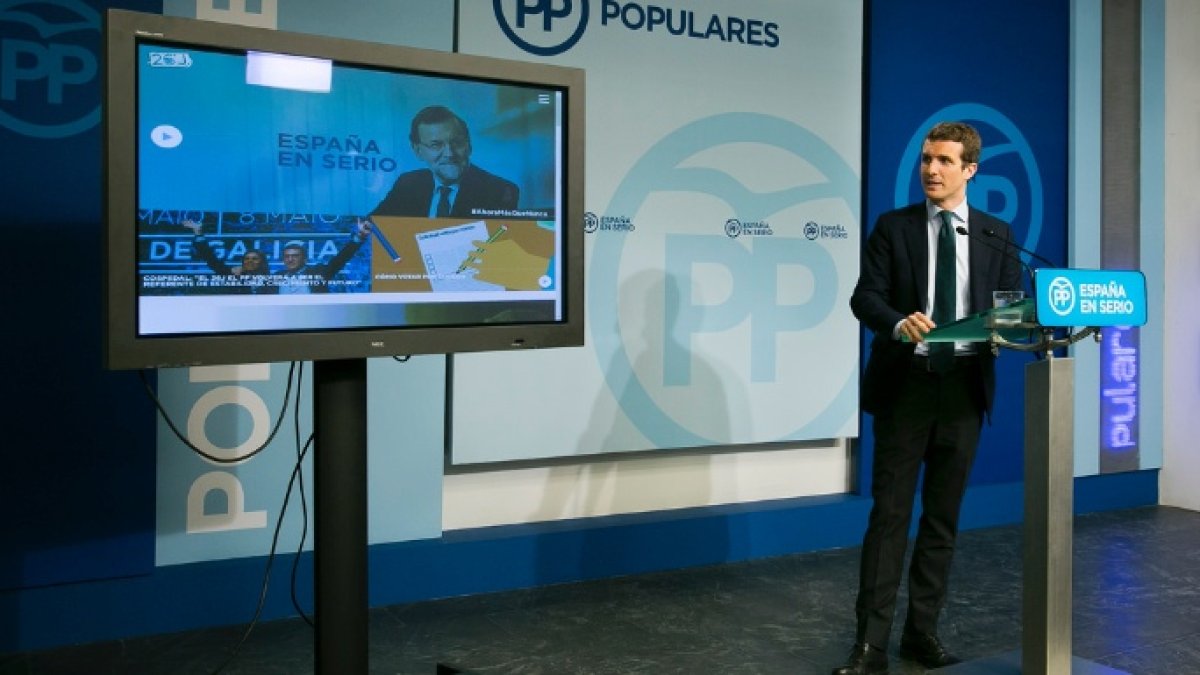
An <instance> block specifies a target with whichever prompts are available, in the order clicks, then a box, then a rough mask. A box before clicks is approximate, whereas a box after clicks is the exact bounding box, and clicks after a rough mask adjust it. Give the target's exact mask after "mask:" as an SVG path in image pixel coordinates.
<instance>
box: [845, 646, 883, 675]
mask: <svg viewBox="0 0 1200 675" xmlns="http://www.w3.org/2000/svg"><path fill="white" fill-rule="evenodd" d="M887 672H888V657H887V652H885V651H883V650H882V649H878V648H876V647H872V646H871V645H869V644H867V643H865V642H859V643H858V644H856V645H854V649H851V650H850V656H849V657H848V658H847V659H846V665H844V666H842V667H841V668H834V669H833V675H887Z"/></svg>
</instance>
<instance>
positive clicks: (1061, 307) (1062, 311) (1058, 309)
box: [1047, 277, 1075, 316]
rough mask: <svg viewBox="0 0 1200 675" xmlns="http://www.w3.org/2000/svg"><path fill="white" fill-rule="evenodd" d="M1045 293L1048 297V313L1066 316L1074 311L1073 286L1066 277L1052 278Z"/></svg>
mask: <svg viewBox="0 0 1200 675" xmlns="http://www.w3.org/2000/svg"><path fill="white" fill-rule="evenodd" d="M1047 293H1048V294H1049V296H1050V311H1052V312H1054V313H1055V314H1057V315H1059V316H1066V315H1068V314H1070V313H1071V312H1072V311H1073V310H1074V309H1075V286H1074V285H1073V284H1072V283H1071V281H1070V280H1069V279H1067V278H1066V277H1054V279H1053V280H1052V281H1051V282H1050V288H1049V289H1048V291H1047Z"/></svg>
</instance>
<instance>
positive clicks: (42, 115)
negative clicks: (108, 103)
mask: <svg viewBox="0 0 1200 675" xmlns="http://www.w3.org/2000/svg"><path fill="white" fill-rule="evenodd" d="M99 42H100V15H99V13H97V11H96V10H95V9H93V8H91V7H89V6H88V5H87V4H85V3H83V2H79V1H78V0H58V2H22V1H21V0H0V127H4V128H6V129H8V130H10V131H12V132H14V133H17V134H21V135H22V136H29V137H32V138H65V137H67V136H74V135H75V134H79V133H82V132H84V131H87V130H88V129H91V128H92V127H94V126H95V125H96V124H97V123H99V121H100V105H99V103H98V101H99V98H100V96H99V94H98V89H99V83H98V81H97V77H98V74H99V70H100V69H99V59H98V58H97V55H96V52H97V49H98V45H99Z"/></svg>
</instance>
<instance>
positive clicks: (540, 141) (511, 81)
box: [105, 10, 584, 368]
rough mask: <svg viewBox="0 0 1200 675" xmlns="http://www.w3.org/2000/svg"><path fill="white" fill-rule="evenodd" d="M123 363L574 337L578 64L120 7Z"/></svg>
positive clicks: (116, 91) (116, 156) (118, 284)
mask: <svg viewBox="0 0 1200 675" xmlns="http://www.w3.org/2000/svg"><path fill="white" fill-rule="evenodd" d="M107 56H108V58H107V62H106V77H107V80H106V88H105V133H106V137H105V150H106V174H105V176H106V191H105V193H106V199H107V206H106V212H107V213H106V236H107V251H106V265H107V268H106V269H107V274H106V284H107V292H106V301H107V306H108V312H107V320H108V326H107V332H106V335H107V349H106V357H107V362H108V366H109V367H112V368H143V367H156V366H173V365H199V364H209V363H214V364H215V363H244V362H254V361H282V360H298V359H328V358H355V357H368V356H386V355H394V354H416V353H449V352H456V351H481V350H498V349H524V348H532V347H552V346H567V345H578V344H582V336H583V330H582V321H583V307H582V298H583V286H582V279H583V276H582V260H583V255H582V236H583V229H582V223H583V204H582V201H583V199H582V180H583V142H582V138H583V96H584V78H583V73H582V71H579V70H577V69H571V68H562V67H556V66H548V65H543V64H531V63H524V62H514V61H505V60H499V59H488V58H482V57H474V56H467V55H461V54H450V53H444V52H431V51H425V50H416V49H409V48H403V47H395V46H389V45H377V44H367V43H360V42H354V41H349V40H339V39H334V38H322V37H318V36H311V35H297V34H290V33H285V32H280V31H271V30H263V29H256V28H246V27H241V26H232V25H226V24H216V23H210V22H202V21H197V20H192V19H180V18H173V17H163V16H157V15H149V14H139V13H133V12H122V11H118V10H112V11H110V12H109V14H108V26H107Z"/></svg>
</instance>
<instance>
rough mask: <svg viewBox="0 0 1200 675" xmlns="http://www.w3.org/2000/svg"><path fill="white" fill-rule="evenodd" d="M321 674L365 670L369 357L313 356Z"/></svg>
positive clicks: (318, 656) (356, 674)
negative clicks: (336, 357) (328, 358)
mask: <svg viewBox="0 0 1200 675" xmlns="http://www.w3.org/2000/svg"><path fill="white" fill-rule="evenodd" d="M313 431H314V434H315V440H316V445H315V447H314V448H313V476H314V477H313V523H314V530H315V531H314V534H313V561H314V565H313V572H314V576H315V580H314V585H315V593H314V595H315V601H316V602H315V604H316V617H315V620H314V621H315V624H316V673H317V675H335V674H336V675H343V674H345V675H359V674H361V675H366V673H367V644H368V640H367V361H366V359H339V360H332V361H314V362H313Z"/></svg>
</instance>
